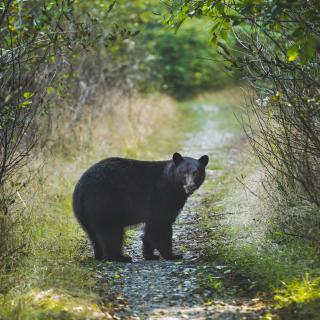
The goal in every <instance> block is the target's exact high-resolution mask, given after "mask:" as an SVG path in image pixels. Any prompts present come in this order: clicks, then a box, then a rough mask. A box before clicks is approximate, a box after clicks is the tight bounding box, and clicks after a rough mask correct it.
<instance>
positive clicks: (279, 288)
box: [200, 141, 320, 319]
mask: <svg viewBox="0 0 320 320" xmlns="http://www.w3.org/2000/svg"><path fill="white" fill-rule="evenodd" d="M237 143H238V144H239V143H240V142H239V141H238V142H237ZM232 148H241V150H242V151H244V150H247V149H248V147H247V146H246V145H245V144H242V143H241V145H240V146H239V145H238V146H235V145H230V146H228V147H225V148H224V149H223V150H220V152H218V153H217V154H220V157H218V158H216V159H215V161H214V163H212V162H211V165H210V166H209V169H212V170H214V171H215V173H216V177H215V178H214V179H210V180H209V181H208V182H207V183H206V185H205V189H206V191H207V193H206V195H205V196H204V197H203V199H202V205H200V208H201V221H202V226H203V228H204V230H205V231H206V232H207V233H208V235H209V238H210V241H209V242H208V247H207V255H208V259H209V261H211V262H212V264H213V265H214V266H218V267H219V266H222V269H221V270H220V271H218V272H215V273H207V274H205V273H204V274H203V273H202V274H201V277H200V283H201V284H202V286H203V288H204V289H205V290H208V289H209V287H210V286H211V287H212V288H211V292H212V294H213V296H212V298H214V297H220V298H221V297H228V293H231V295H232V296H239V297H242V296H248V295H251V296H258V297H263V299H265V300H266V301H271V302H270V305H271V306H272V307H273V311H272V313H270V314H266V316H265V319H278V318H281V319H319V318H320V316H319V315H320V304H319V296H320V287H319V283H320V261H319V258H318V251H317V246H315V245H313V244H312V243H309V242H306V241H304V239H303V238H299V237H289V236H287V235H284V234H280V232H279V230H278V228H276V227H275V224H276V222H277V219H275V216H276V214H277V213H276V212H275V210H276V207H275V206H274V205H273V204H271V203H270V198H269V197H267V196H266V195H265V193H264V190H263V188H262V187H261V179H263V176H262V175H261V172H259V166H258V165H257V164H256V163H255V161H254V160H252V159H251V157H250V154H249V153H248V152H246V151H245V152H241V153H237V154H238V155H237V156H236V157H234V155H235V153H232V152H231V150H232ZM221 154H223V155H224V156H223V157H221ZM239 154H242V155H241V156H239ZM239 182H240V183H239ZM217 275H218V277H216V276H217ZM208 286H209V287H208Z"/></svg>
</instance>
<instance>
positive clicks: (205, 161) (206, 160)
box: [198, 155, 209, 166]
mask: <svg viewBox="0 0 320 320" xmlns="http://www.w3.org/2000/svg"><path fill="white" fill-rule="evenodd" d="M198 161H199V162H200V163H201V164H203V165H204V166H206V165H207V164H208V162H209V157H208V156H207V155H204V156H202V157H201V158H199V159H198Z"/></svg>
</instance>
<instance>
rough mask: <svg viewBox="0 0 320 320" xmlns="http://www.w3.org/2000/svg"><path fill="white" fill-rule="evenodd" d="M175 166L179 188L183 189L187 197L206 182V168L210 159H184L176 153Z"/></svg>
mask: <svg viewBox="0 0 320 320" xmlns="http://www.w3.org/2000/svg"><path fill="white" fill-rule="evenodd" d="M172 161H173V165H174V170H173V172H174V180H175V184H176V185H177V186H178V187H179V188H183V190H184V192H185V193H186V195H190V194H192V193H193V192H194V191H195V190H197V189H198V188H199V187H200V186H201V184H202V183H203V181H204V178H205V167H206V165H207V164H208V162H209V157H208V156H207V155H204V156H202V157H200V158H199V159H194V158H190V157H183V156H182V155H181V154H180V153H178V152H175V153H174V154H173V156H172Z"/></svg>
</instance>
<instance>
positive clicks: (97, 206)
mask: <svg viewBox="0 0 320 320" xmlns="http://www.w3.org/2000/svg"><path fill="white" fill-rule="evenodd" d="M208 161H209V158H208V156H206V155H205V156H202V157H201V158H200V159H199V160H196V159H193V158H189V157H182V156H181V155H180V154H179V153H175V154H174V155H173V157H172V160H169V161H138V160H131V159H122V158H110V159H105V160H102V161H100V162H98V163H97V164H95V165H93V166H92V167H91V168H89V169H88V170H87V171H86V172H85V173H84V174H83V175H82V177H81V178H80V180H79V182H78V183H77V185H76V187H75V190H74V193H73V209H74V212H75V215H76V217H77V219H78V221H79V222H80V224H81V225H82V227H83V229H84V230H85V231H86V233H87V234H88V236H89V238H90V240H91V242H92V245H93V248H94V254H95V257H96V258H97V259H98V260H104V259H107V260H116V261H123V262H129V261H131V258H130V257H127V256H124V255H123V254H122V241H123V232H124V228H125V227H126V226H130V225H134V224H138V223H141V222H145V232H144V236H143V237H142V241H143V255H144V257H145V258H146V259H150V260H151V259H159V256H157V255H155V254H154V250H155V249H157V250H158V251H159V252H160V255H161V256H162V257H163V258H165V259H179V258H181V257H182V256H181V255H174V254H173V253H172V224H173V222H174V221H175V219H176V217H177V215H178V214H179V212H180V211H181V209H182V208H183V206H184V204H185V202H186V200H187V198H188V196H189V195H190V194H192V192H193V191H195V190H196V189H198V188H199V187H200V185H201V184H202V183H203V181H204V178H205V166H206V165H207V163H208Z"/></svg>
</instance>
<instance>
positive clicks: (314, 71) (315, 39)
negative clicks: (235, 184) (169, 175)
mask: <svg viewBox="0 0 320 320" xmlns="http://www.w3.org/2000/svg"><path fill="white" fill-rule="evenodd" d="M319 12H320V4H319V1H304V0H297V1H285V0H284V1H263V0H262V1H261V0H257V1H223V0H221V1H171V8H170V10H169V18H168V20H167V21H168V23H169V24H170V25H171V26H172V27H174V28H175V29H177V30H178V29H179V28H180V27H181V25H183V23H184V22H185V21H186V20H188V19H190V18H192V19H197V18H199V17H205V18H206V19H210V21H212V26H211V30H210V36H211V39H208V41H209V40H210V41H211V42H212V43H214V44H215V45H216V47H217V48H218V50H219V51H220V55H221V57H222V59H223V60H224V61H225V63H226V65H227V66H228V67H230V68H233V69H236V70H239V71H240V72H241V73H242V77H243V78H244V79H246V80H247V81H248V83H249V84H250V86H251V88H252V89H253V91H254V93H255V95H254V98H252V99H251V102H250V103H249V106H248V117H247V119H244V120H243V124H244V128H245V130H246V133H247V136H248V138H249V141H250V144H251V147H252V149H253V151H254V152H255V154H256V156H257V158H258V159H259V160H260V163H261V165H262V166H263V168H264V170H263V178H262V181H261V182H262V184H263V190H262V191H261V192H260V193H259V194H256V192H257V189H255V188H256V187H257V186H254V187H253V186H251V188H252V189H251V190H253V193H255V194H256V195H257V196H258V197H259V199H260V207H261V205H262V203H264V206H267V208H268V209H265V210H263V209H261V208H260V210H261V211H262V212H264V214H265V218H266V220H265V221H264V223H267V226H268V236H267V239H265V241H264V243H263V244H262V243H253V244H252V243H251V244H248V243H245V244H242V245H240V249H239V246H235V245H233V244H232V245H231V246H230V245H228V244H227V243H228V242H229V243H230V241H234V240H235V239H236V238H237V237H239V238H241V237H242V236H245V235H244V233H243V232H240V234H239V235H238V236H236V234H235V232H237V231H236V230H237V229H236V230H232V229H230V230H224V233H222V234H220V236H219V235H215V236H214V237H215V239H216V241H217V243H220V245H221V246H220V249H217V250H220V251H221V256H222V257H223V259H224V260H225V262H227V263H229V264H230V263H231V264H233V265H234V267H235V269H237V270H238V271H239V270H240V272H244V270H246V272H247V273H246V272H244V273H245V274H246V275H247V276H249V277H250V276H251V278H253V279H252V281H254V282H256V284H253V285H251V287H252V286H253V287H255V286H257V287H258V288H260V290H261V289H262V288H263V287H264V288H265V289H267V288H268V289H269V290H270V289H275V288H279V287H281V281H284V282H287V281H289V282H290V281H295V282H294V283H293V284H292V285H288V286H287V289H284V290H283V291H281V290H280V292H281V294H279V295H276V300H277V301H278V302H279V301H280V303H279V307H284V306H286V307H288V306H289V307H288V310H290V311H289V312H288V315H287V316H288V318H290V315H291V316H293V313H294V312H297V311H299V310H300V309H299V308H300V307H297V310H295V307H294V306H295V304H298V305H299V303H302V304H304V303H308V302H309V303H311V304H310V307H306V310H307V311H306V310H304V311H303V310H302V311H301V310H300V311H301V315H298V313H296V315H295V317H297V318H299V319H300V317H301V318H303V317H310V318H313V317H315V316H316V315H317V314H318V313H319V309H317V308H316V307H315V306H316V304H317V303H318V297H319V296H318V290H319V286H318V284H317V283H318V282H319V278H318V276H319V273H318V272H319V261H318V258H317V253H316V252H317V251H318V250H319V246H318V243H319V234H320V233H319V226H320V224H319V222H320V220H319V218H320V215H319V196H320V181H319V177H320V175H319V173H320V144H319V135H320V127H319V123H320V122H319V121H320V112H319V110H320V109H319V103H320V100H319V97H320V96H319V54H320V50H319V44H320V42H319V32H320V25H319ZM230 38H231V39H234V38H236V44H235V45H234V46H233V47H230V46H229V45H228V44H229V42H230ZM249 188H250V185H249ZM225 196H226V194H225V193H224V192H222V197H225ZM266 196H267V199H268V200H267V202H265V201H262V199H265V198H266ZM239 203H240V200H239ZM256 210H257V209H254V210H253V211H256ZM261 223H262V222H261ZM249 229H250V228H249ZM238 232H239V230H238ZM247 232H250V231H249V230H247ZM223 234H224V235H225V237H227V240H226V243H225V244H224V245H223V243H221V240H222V239H223ZM226 234H227V236H226ZM232 239H233V240H232ZM222 242H223V241H222ZM240 243H241V242H240ZM261 246H262V248H261ZM218 247H219V246H218ZM257 250H259V251H260V252H257ZM241 270H242V271H241ZM306 273H309V274H310V273H311V274H312V277H311V279H310V278H309V277H308V275H306ZM302 278H304V280H301V279H302ZM306 278H307V279H308V280H306ZM293 279H295V280H293ZM298 279H300V281H301V282H300V285H299V280H298ZM286 290H287V291H286ZM299 290H300V294H299ZM307 292H310V295H308V294H307ZM311 292H312V293H311ZM303 296H304V297H305V298H303ZM307 296H308V298H306V297H307ZM294 310H295V311H294ZM291 312H292V313H291ZM308 312H309V313H308Z"/></svg>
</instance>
